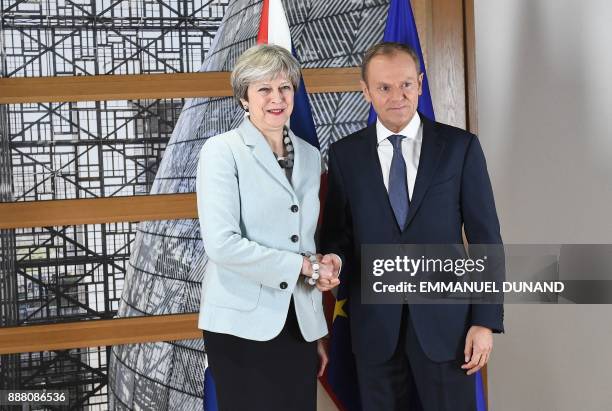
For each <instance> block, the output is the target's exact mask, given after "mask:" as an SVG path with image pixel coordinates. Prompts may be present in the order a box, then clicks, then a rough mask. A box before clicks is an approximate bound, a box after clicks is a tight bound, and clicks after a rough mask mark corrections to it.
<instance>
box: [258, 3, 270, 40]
mask: <svg viewBox="0 0 612 411" xmlns="http://www.w3.org/2000/svg"><path fill="white" fill-rule="evenodd" d="M269 9H270V0H263V6H262V8H261V20H260V21H259V32H258V33H257V44H268V14H269V13H268V10H269Z"/></svg>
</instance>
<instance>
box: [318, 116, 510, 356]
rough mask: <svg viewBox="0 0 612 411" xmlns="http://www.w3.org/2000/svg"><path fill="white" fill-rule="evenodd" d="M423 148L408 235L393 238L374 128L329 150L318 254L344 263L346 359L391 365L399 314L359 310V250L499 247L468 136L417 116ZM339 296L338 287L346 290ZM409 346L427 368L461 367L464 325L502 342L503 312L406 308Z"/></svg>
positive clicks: (389, 308)
mask: <svg viewBox="0 0 612 411" xmlns="http://www.w3.org/2000/svg"><path fill="white" fill-rule="evenodd" d="M421 119H422V122H423V124H422V127H423V140H422V147H421V155H420V159H419V167H418V171H417V177H416V182H415V187H414V193H413V194H412V195H411V201H410V211H409V214H408V218H407V222H406V226H405V227H404V230H403V231H400V229H399V227H398V225H397V223H396V220H395V217H394V214H393V210H392V208H391V204H390V202H389V197H388V194H387V190H386V188H385V186H384V183H383V177H382V171H381V166H380V161H379V158H378V152H377V138H376V127H375V125H372V126H369V127H367V128H365V129H363V130H360V131H358V132H356V133H354V134H351V135H349V136H347V137H345V138H343V139H341V140H339V141H337V142H336V143H334V144H332V145H331V147H330V150H329V177H328V184H329V186H328V187H329V189H328V195H327V200H326V205H325V210H324V215H323V224H322V229H321V233H320V234H321V236H320V241H321V242H320V250H321V251H322V252H324V253H336V254H338V255H339V256H340V257H341V259H342V261H343V266H342V274H341V279H342V280H343V281H344V282H348V287H349V288H350V290H349V303H348V304H349V317H350V321H351V322H350V326H351V336H352V345H353V352H354V353H355V354H356V355H357V356H358V357H359V358H360V359H361V360H365V361H372V362H379V361H385V360H387V359H388V358H390V357H391V355H392V354H393V352H394V350H395V347H396V345H397V341H398V337H399V330H400V322H401V316H402V307H403V306H402V305H371V304H368V305H365V304H361V303H360V300H361V289H360V278H361V273H360V268H361V267H360V252H361V251H360V250H361V245H362V244H462V242H463V239H462V231H461V227H462V225H464V226H465V233H466V236H467V239H468V242H469V243H471V244H501V241H502V240H501V236H500V229H499V221H498V219H497V213H496V211H495V202H494V200H493V190H492V188H491V182H490V180H489V175H488V172H487V167H486V162H485V158H484V154H483V152H482V148H481V146H480V143H479V142H478V139H477V138H476V136H475V135H473V134H470V133H468V132H466V131H464V130H461V129H458V128H455V127H451V126H448V125H445V124H441V123H436V122H432V121H430V120H428V119H427V118H425V117H424V116H423V115H421ZM345 286H346V284H345ZM409 313H410V318H411V320H412V322H413V325H414V328H415V330H416V334H417V337H418V339H419V341H420V343H421V346H422V348H423V350H424V352H425V353H426V355H427V356H428V357H429V358H430V359H431V360H433V361H436V362H442V361H450V360H453V359H456V358H462V357H463V354H461V353H462V352H463V348H464V344H465V336H466V333H467V330H468V328H469V327H470V326H471V325H481V326H485V327H489V328H491V329H492V330H493V331H494V332H503V306H502V305H485V304H472V305H470V304H463V305H457V304H441V305H420V304H414V305H411V306H410V309H409Z"/></svg>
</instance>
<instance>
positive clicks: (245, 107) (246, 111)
mask: <svg viewBox="0 0 612 411" xmlns="http://www.w3.org/2000/svg"><path fill="white" fill-rule="evenodd" d="M242 108H244V116H245V117H248V116H249V106H247V105H246V104H245V105H244V106H242Z"/></svg>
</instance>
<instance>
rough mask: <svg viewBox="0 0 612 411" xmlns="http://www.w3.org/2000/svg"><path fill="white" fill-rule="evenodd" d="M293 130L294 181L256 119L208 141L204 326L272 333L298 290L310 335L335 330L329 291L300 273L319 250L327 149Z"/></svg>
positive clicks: (203, 202)
mask: <svg viewBox="0 0 612 411" xmlns="http://www.w3.org/2000/svg"><path fill="white" fill-rule="evenodd" d="M290 138H291V141H292V143H293V147H294V150H295V162H294V166H293V174H292V178H291V181H292V184H290V183H289V181H288V179H287V177H286V175H285V171H284V170H283V169H281V168H280V167H279V165H278V162H277V161H276V159H275V157H274V154H273V153H272V150H271V149H270V146H269V145H268V143H267V141H266V140H265V138H264V136H263V135H262V134H261V133H260V132H259V130H257V129H256V128H255V126H253V124H252V123H251V122H250V121H249V120H248V119H245V120H244V121H243V122H242V124H241V125H240V126H239V127H238V128H237V129H234V130H231V131H228V132H227V133H224V134H219V135H217V136H214V137H211V138H209V139H208V141H207V142H206V143H205V144H204V146H203V147H202V151H201V152H200V159H199V163H198V171H197V179H196V190H197V199H198V215H199V219H200V228H201V233H202V240H203V241H204V249H205V250H206V253H207V255H208V263H207V264H206V268H205V270H206V272H205V274H204V280H203V282H202V298H201V303H200V315H199V321H198V327H199V328H201V329H203V330H209V331H213V332H217V333H224V334H231V335H235V336H238V337H242V338H246V339H250V340H256V341H267V340H271V339H272V338H274V337H276V336H277V335H278V334H279V333H280V332H281V330H282V329H283V326H284V324H285V319H286V317H287V311H288V309H289V302H290V299H291V296H292V295H293V298H294V303H295V310H296V314H297V319H298V323H299V326H300V329H301V331H302V334H303V336H304V338H305V339H306V340H307V341H314V340H316V339H318V338H321V337H323V336H324V335H326V334H327V325H326V323H325V317H324V315H323V306H322V298H321V292H320V291H318V290H317V289H316V288H315V287H312V286H310V285H307V284H306V283H305V282H304V277H303V276H300V271H301V268H302V256H301V255H300V252H312V253H314V252H315V251H316V250H315V242H314V234H315V229H316V226H317V219H318V217H319V183H320V174H321V156H320V153H319V151H318V150H316V149H315V148H314V147H312V146H311V145H309V144H308V143H306V142H304V141H303V140H301V139H300V138H298V137H296V136H295V135H294V134H293V133H290ZM294 206H297V208H296V207H294Z"/></svg>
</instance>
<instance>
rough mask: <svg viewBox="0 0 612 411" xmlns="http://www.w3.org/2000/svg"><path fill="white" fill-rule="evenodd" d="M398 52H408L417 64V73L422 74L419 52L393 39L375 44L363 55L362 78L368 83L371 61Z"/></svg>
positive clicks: (391, 55)
mask: <svg viewBox="0 0 612 411" xmlns="http://www.w3.org/2000/svg"><path fill="white" fill-rule="evenodd" d="M397 53H406V54H408V55H409V56H410V57H412V60H414V64H415V65H416V69H417V74H421V59H419V55H418V54H417V52H416V51H415V50H414V49H413V48H412V47H410V46H409V45H407V44H403V43H396V42H393V41H384V42H382V43H378V44H375V45H373V46H371V47H370V48H369V49H367V50H366V52H365V54H364V55H363V61H362V62H361V79H362V80H363V81H365V82H366V83H367V78H368V66H369V65H370V61H372V59H373V58H374V57H376V56H385V57H393V56H395V55H396V54H397Z"/></svg>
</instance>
